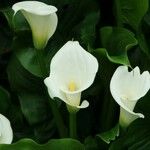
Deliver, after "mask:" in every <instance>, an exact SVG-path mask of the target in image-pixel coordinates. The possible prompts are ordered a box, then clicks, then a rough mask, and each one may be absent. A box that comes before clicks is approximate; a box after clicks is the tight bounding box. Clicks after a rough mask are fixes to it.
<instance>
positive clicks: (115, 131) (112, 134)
mask: <svg viewBox="0 0 150 150" xmlns="http://www.w3.org/2000/svg"><path fill="white" fill-rule="evenodd" d="M118 136H119V124H117V125H116V126H115V127H113V128H112V129H111V130H109V131H106V132H103V133H100V134H97V137H99V138H101V139H102V140H103V141H104V142H106V143H107V144H109V143H110V142H111V141H114V140H115V139H116V137H118Z"/></svg>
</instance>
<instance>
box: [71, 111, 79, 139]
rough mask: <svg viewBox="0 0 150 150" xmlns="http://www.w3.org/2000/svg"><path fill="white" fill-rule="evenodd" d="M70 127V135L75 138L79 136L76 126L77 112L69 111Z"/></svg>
mask: <svg viewBox="0 0 150 150" xmlns="http://www.w3.org/2000/svg"><path fill="white" fill-rule="evenodd" d="M69 128H70V132H69V134H70V137H71V138H73V139H76V138H77V128H76V113H69Z"/></svg>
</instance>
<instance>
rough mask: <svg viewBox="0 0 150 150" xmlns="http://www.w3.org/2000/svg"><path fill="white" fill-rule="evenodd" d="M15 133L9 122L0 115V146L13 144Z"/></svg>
mask: <svg viewBox="0 0 150 150" xmlns="http://www.w3.org/2000/svg"><path fill="white" fill-rule="evenodd" d="M12 140H13V132H12V128H11V125H10V122H9V120H8V119H7V118H6V117H5V116H3V115H2V114H0V144H11V142H12Z"/></svg>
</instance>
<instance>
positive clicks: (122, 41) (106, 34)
mask: <svg viewBox="0 0 150 150" xmlns="http://www.w3.org/2000/svg"><path fill="white" fill-rule="evenodd" d="M100 37H101V43H102V46H103V47H104V48H105V49H97V51H98V53H102V54H105V55H106V56H107V57H108V59H109V60H110V61H112V62H114V63H118V64H123V65H129V66H130V62H129V59H128V56H127V51H128V50H129V49H131V48H132V47H133V46H135V45H137V40H136V39H135V37H134V34H133V33H132V32H130V31H129V30H127V29H125V28H119V27H103V28H101V29H100Z"/></svg>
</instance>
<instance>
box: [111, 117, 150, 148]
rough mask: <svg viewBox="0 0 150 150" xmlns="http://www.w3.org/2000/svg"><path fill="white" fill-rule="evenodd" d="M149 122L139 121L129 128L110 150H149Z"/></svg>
mask: <svg viewBox="0 0 150 150" xmlns="http://www.w3.org/2000/svg"><path fill="white" fill-rule="evenodd" d="M149 132H150V128H149V121H148V120H143V119H138V120H136V121H134V122H133V123H132V124H131V125H130V126H129V128H128V130H127V132H126V133H125V134H124V136H122V137H121V138H119V139H118V140H116V141H115V142H114V143H112V145H111V147H110V150H124V149H130V150H135V149H136V150H148V149H149V146H150V136H149Z"/></svg>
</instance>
